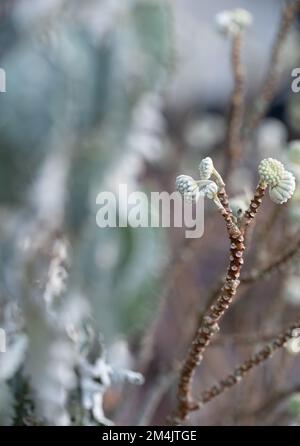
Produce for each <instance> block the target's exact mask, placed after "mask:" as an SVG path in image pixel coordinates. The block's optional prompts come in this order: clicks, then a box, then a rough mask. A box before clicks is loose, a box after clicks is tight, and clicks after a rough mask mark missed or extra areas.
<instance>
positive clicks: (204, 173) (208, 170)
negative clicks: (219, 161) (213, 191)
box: [199, 156, 214, 180]
mask: <svg viewBox="0 0 300 446" xmlns="http://www.w3.org/2000/svg"><path fill="white" fill-rule="evenodd" d="M213 172H214V164H213V161H212V159H211V158H210V157H209V156H207V157H206V158H203V160H202V161H201V163H200V164H199V175H200V180H209V179H210V177H211V176H212V174H213Z"/></svg>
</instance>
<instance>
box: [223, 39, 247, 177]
mask: <svg viewBox="0 0 300 446" xmlns="http://www.w3.org/2000/svg"><path fill="white" fill-rule="evenodd" d="M242 43H243V33H242V32H240V33H237V34H236V35H234V37H233V42H232V71H233V76H234V89H233V93H232V96H231V104H230V113H229V122H228V133H227V138H226V139H227V141H226V143H227V151H228V153H227V156H226V164H227V165H226V168H225V179H226V178H228V175H229V172H230V171H231V169H232V168H233V167H234V165H235V163H236V161H238V160H239V159H240V158H241V152H242V141H241V129H242V124H243V116H244V103H245V69H244V66H243V64H242V58H241V53H242Z"/></svg>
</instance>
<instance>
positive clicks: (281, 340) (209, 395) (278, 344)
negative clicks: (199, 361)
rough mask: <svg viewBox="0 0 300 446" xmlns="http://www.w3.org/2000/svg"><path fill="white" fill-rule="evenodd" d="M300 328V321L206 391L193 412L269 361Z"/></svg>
mask: <svg viewBox="0 0 300 446" xmlns="http://www.w3.org/2000/svg"><path fill="white" fill-rule="evenodd" d="M299 327H300V319H298V320H297V321H296V322H294V323H293V324H291V325H290V326H289V327H288V328H287V329H286V330H285V331H284V332H283V333H280V334H279V335H277V336H276V337H275V338H274V339H273V341H271V342H270V343H268V344H267V345H266V346H265V347H263V348H262V349H261V350H259V351H258V352H257V353H255V354H254V355H252V356H251V357H250V358H249V359H247V360H246V361H244V362H243V363H242V364H241V365H239V366H238V367H236V368H235V369H234V371H233V372H232V373H230V374H229V375H228V376H227V377H226V378H225V379H223V380H221V381H219V383H217V384H216V385H214V386H212V387H210V388H209V389H208V390H205V391H204V392H203V393H202V395H201V397H200V399H199V401H198V403H197V404H194V406H193V408H192V409H191V410H197V409H200V408H201V407H202V406H203V405H204V404H206V403H208V402H209V401H211V400H213V399H214V398H216V397H217V396H218V395H221V394H222V393H223V392H225V391H226V390H228V389H230V388H231V387H233V386H234V385H235V384H237V383H238V382H239V381H241V380H242V378H244V376H245V375H247V374H248V373H249V372H250V370H252V369H253V368H255V367H257V366H259V365H260V364H261V363H262V362H264V361H266V360H268V359H269V358H270V357H271V356H272V355H273V353H274V352H275V351H276V350H279V349H280V348H282V347H283V346H284V345H285V344H286V342H287V341H288V340H290V339H292V338H294V337H295V336H299V334H296V333H295V330H296V329H298V328H299Z"/></svg>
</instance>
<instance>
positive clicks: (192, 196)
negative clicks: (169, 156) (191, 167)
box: [176, 175, 199, 203]
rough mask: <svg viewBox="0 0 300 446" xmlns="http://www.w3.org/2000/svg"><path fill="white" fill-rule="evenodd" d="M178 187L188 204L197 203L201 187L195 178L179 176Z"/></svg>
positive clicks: (177, 179)
mask: <svg viewBox="0 0 300 446" xmlns="http://www.w3.org/2000/svg"><path fill="white" fill-rule="evenodd" d="M176 187H177V190H178V191H179V192H180V193H181V195H182V196H183V197H184V199H185V201H186V202H188V203H193V202H195V201H197V199H198V197H199V187H198V184H197V182H196V181H195V180H194V178H192V177H190V176H189V175H179V176H178V177H177V178H176Z"/></svg>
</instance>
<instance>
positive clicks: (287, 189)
mask: <svg viewBox="0 0 300 446" xmlns="http://www.w3.org/2000/svg"><path fill="white" fill-rule="evenodd" d="M295 188H296V181H295V177H294V175H293V174H292V173H291V172H288V171H287V170H286V171H285V173H284V176H283V178H282V179H281V180H280V181H279V182H278V184H277V185H276V186H274V187H272V188H270V190H269V195H270V198H271V200H272V201H274V203H276V204H282V203H286V202H287V201H288V200H289V199H290V198H291V197H292V196H293V194H294V192H295Z"/></svg>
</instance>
